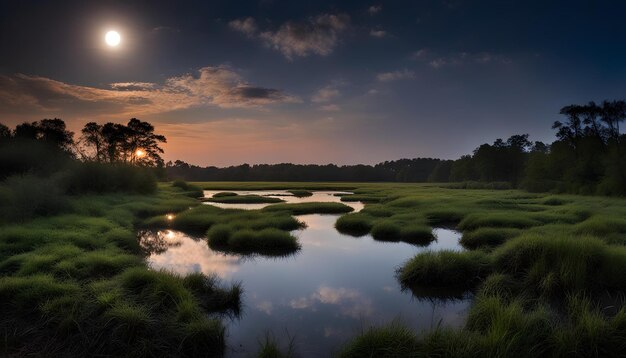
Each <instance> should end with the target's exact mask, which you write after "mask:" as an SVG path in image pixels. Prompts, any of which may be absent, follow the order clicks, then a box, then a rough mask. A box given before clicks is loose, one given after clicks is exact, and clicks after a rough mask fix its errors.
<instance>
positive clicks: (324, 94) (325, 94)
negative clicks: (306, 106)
mask: <svg viewBox="0 0 626 358" xmlns="http://www.w3.org/2000/svg"><path fill="white" fill-rule="evenodd" d="M339 95H340V92H339V90H338V89H337V88H335V87H333V86H326V87H324V88H320V89H319V90H318V91H317V92H315V94H314V95H313V96H312V97H311V101H312V102H315V103H323V102H330V101H331V100H333V99H335V98H337V97H339Z"/></svg>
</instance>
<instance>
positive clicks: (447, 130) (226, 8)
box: [0, 0, 626, 166]
mask: <svg viewBox="0 0 626 358" xmlns="http://www.w3.org/2000/svg"><path fill="white" fill-rule="evenodd" d="M625 17H626V2H623V1H618V0H613V1H602V0H596V1H592V0H590V1H511V0H497V1H496V0H493V1H491V0H485V1H470V0H430V1H428V0H427V1H417V0H416V1H399V0H396V1H347V0H342V1H339V0H337V1H295V0H293V1H280V0H256V1H159V0H149V1H148V0H146V1H89V0H81V1H73V0H70V1H62V2H61V1H43V0H39V1H34V0H20V1H5V0H0V123H4V124H5V125H9V126H14V125H16V124H19V123H22V122H24V121H34V120H39V119H43V118H54V117H57V118H62V119H64V120H65V121H66V122H67V124H68V126H69V128H70V129H71V130H73V131H74V132H76V133H80V129H81V128H82V126H83V125H84V124H85V123H87V122H89V121H96V122H99V123H105V122H117V123H125V122H127V121H128V120H129V119H130V118H133V117H135V118H139V119H141V120H144V121H148V122H150V123H152V124H153V125H154V126H155V127H156V132H157V133H160V134H164V135H165V136H166V137H167V140H168V142H167V144H165V145H164V149H165V151H166V152H165V156H164V157H165V159H166V160H175V159H181V160H184V161H186V162H189V163H192V164H197V165H202V166H205V165H216V166H228V165H238V164H242V163H249V164H256V163H282V162H293V163H319V164H325V163H336V164H356V163H364V164H374V163H378V162H381V161H385V160H393V159H399V158H415V157H437V158H446V159H456V158H458V157H459V156H461V155H463V154H467V153H470V152H471V151H472V150H473V149H474V148H476V147H477V146H478V145H480V144H482V143H486V142H493V141H494V140H495V139H496V138H504V139H506V138H507V137H509V136H510V135H512V134H522V133H528V134H530V139H531V140H541V141H547V142H549V141H552V140H553V139H554V133H553V131H552V130H551V129H550V126H551V123H552V122H554V121H555V120H558V119H560V118H559V115H558V112H559V109H560V108H561V107H563V106H565V105H568V104H573V103H580V104H582V103H586V102H588V101H591V100H595V101H601V100H603V99H623V98H624V97H626V91H625V90H626V21H624V18H625ZM111 30H114V31H117V32H118V33H119V34H120V36H121V43H120V44H119V45H118V46H116V47H111V46H108V45H107V44H106V43H105V41H104V38H105V34H106V33H107V32H108V31H111Z"/></svg>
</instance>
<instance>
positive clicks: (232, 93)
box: [0, 66, 299, 116]
mask: <svg viewBox="0 0 626 358" xmlns="http://www.w3.org/2000/svg"><path fill="white" fill-rule="evenodd" d="M297 101H299V99H298V98H296V97H293V96H290V95H288V94H286V93H284V92H282V91H280V90H278V89H274V88H266V87H260V86H255V85H253V84H250V83H248V82H246V81H245V80H244V79H243V78H242V77H241V75H239V73H237V71H235V70H234V69H232V68H230V67H228V66H208V67H203V68H201V69H199V70H198V72H197V73H195V74H191V73H188V74H184V75H181V76H176V77H171V78H168V79H167V80H165V81H164V83H162V84H157V83H150V82H118V83H112V84H111V85H110V88H97V87H89V86H79V85H73V84H68V83H64V82H61V81H57V80H53V79H50V78H45V77H40V76H31V75H24V74H15V75H10V76H7V75H0V109H2V110H3V111H5V112H11V111H12V110H20V109H28V110H30V111H40V112H46V111H48V112H49V111H67V112H72V113H76V112H83V113H85V114H89V115H92V116H97V115H99V114H106V115H145V114H156V113H165V112H169V111H173V110H180V109H186V108H190V107H195V106H203V105H206V106H216V107H220V108H245V107H262V106H266V105H271V104H278V103H290V102H297Z"/></svg>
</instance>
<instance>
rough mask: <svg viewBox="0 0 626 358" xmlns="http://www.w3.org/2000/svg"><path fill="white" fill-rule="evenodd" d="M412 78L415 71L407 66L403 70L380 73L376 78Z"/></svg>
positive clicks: (385, 79) (384, 80) (387, 79)
mask: <svg viewBox="0 0 626 358" xmlns="http://www.w3.org/2000/svg"><path fill="white" fill-rule="evenodd" d="M412 78H415V72H413V71H409V70H407V69H406V68H405V69H403V70H398V71H392V72H383V73H379V74H378V75H377V76H376V79H377V80H379V81H381V82H391V81H398V80H408V79H412Z"/></svg>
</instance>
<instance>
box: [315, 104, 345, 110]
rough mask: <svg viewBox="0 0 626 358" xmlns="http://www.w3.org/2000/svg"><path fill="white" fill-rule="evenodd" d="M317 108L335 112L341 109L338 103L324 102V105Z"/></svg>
mask: <svg viewBox="0 0 626 358" xmlns="http://www.w3.org/2000/svg"><path fill="white" fill-rule="evenodd" d="M319 109H320V110H321V111H327V112H337V111H340V110H341V107H339V105H336V104H326V105H323V106H321V107H320V108H319Z"/></svg>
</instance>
